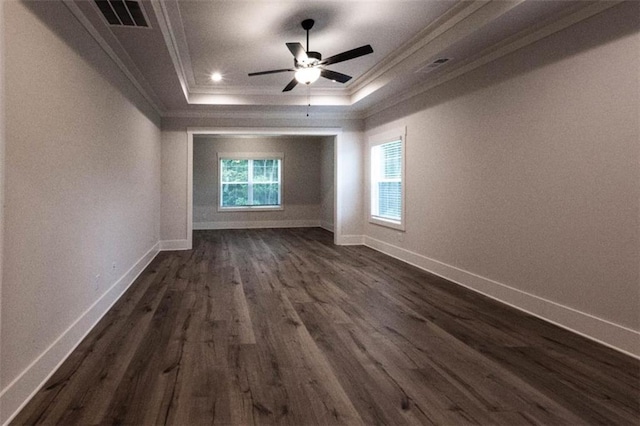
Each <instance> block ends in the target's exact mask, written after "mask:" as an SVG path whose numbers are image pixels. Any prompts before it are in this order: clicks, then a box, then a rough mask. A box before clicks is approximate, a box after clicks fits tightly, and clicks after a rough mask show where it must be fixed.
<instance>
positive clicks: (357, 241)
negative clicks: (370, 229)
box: [334, 235, 365, 246]
mask: <svg viewBox="0 0 640 426" xmlns="http://www.w3.org/2000/svg"><path fill="white" fill-rule="evenodd" d="M364 238H365V237H364V235H340V236H339V237H338V238H334V239H335V243H336V245H339V246H361V245H363V244H364Z"/></svg>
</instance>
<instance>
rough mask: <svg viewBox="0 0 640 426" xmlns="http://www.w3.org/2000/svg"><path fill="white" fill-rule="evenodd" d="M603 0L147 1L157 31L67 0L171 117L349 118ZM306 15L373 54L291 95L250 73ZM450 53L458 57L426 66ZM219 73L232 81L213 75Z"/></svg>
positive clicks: (323, 30) (325, 39) (330, 45)
mask: <svg viewBox="0 0 640 426" xmlns="http://www.w3.org/2000/svg"><path fill="white" fill-rule="evenodd" d="M598 3H600V5H598ZM602 3H611V4H613V3H614V2H591V1H589V2H587V1H575V0H498V1H484V0H482V1H464V2H463V1H458V0H437V1H436V0H339V1H335V0H329V1H315V0H297V1H292V0H289V1H283V0H209V1H204V0H200V1H195V0H144V1H143V2H142V4H143V8H144V9H145V12H146V14H147V16H148V18H149V22H150V24H151V28H148V29H147V28H129V27H115V26H109V25H107V23H106V21H105V19H104V18H103V17H102V15H101V14H100V12H99V10H98V8H97V7H96V5H95V3H94V2H93V1H89V0H65V4H66V5H67V6H68V7H69V8H70V9H71V11H72V12H73V13H74V14H75V15H76V16H77V17H78V19H80V21H81V22H82V23H83V24H84V25H85V27H86V28H87V29H88V30H89V32H90V33H91V34H92V35H93V36H94V37H95V38H96V40H98V41H99V42H100V43H101V44H102V46H103V48H104V49H105V51H107V53H109V54H110V55H111V56H112V57H113V58H114V59H115V60H116V62H118V64H119V65H120V67H121V68H122V69H123V71H125V73H127V75H128V76H129V77H130V78H131V79H132V80H133V81H134V82H135V84H136V85H137V86H138V88H139V90H140V91H141V92H142V93H143V94H144V95H145V96H146V97H147V98H148V99H149V100H150V101H151V102H152V103H153V104H154V105H155V106H156V107H157V109H158V110H159V111H160V112H161V113H162V114H163V115H173V114H178V115H179V114H190V113H194V114H202V113H209V114H217V113H218V114H219V113H225V114H241V113H243V112H245V113H246V112H250V113H260V112H264V113H269V114H274V113H275V114H285V115H286V114H289V113H294V112H297V111H301V110H303V109H305V108H306V105H307V103H308V102H309V100H310V102H311V104H312V105H314V108H316V111H319V112H320V113H326V114H338V115H340V116H354V115H355V116H365V115H367V114H368V113H370V112H372V111H375V110H377V109H380V108H381V107H382V106H389V105H391V104H392V103H393V102H394V101H397V100H399V99H402V98H406V97H409V96H411V95H412V94H415V93H418V92H420V91H424V90H426V89H428V88H429V87H431V86H434V85H437V84H439V83H440V82H442V81H445V80H446V79H448V78H453V77H455V76H456V75H459V74H461V73H464V72H466V71H468V70H470V69H473V68H475V67H477V66H479V65H482V64H483V63H485V62H487V61H488V60H491V59H495V58H496V57H499V56H500V55H502V54H506V53H509V52H510V51H513V50H514V49H516V48H518V47H520V46H522V45H523V44H526V43H524V42H523V41H526V42H532V41H535V40H537V39H540V38H543V37H544V36H545V35H548V34H549V33H550V32H553V31H557V30H560V29H562V28H564V27H566V26H567V25H570V24H571V23H573V22H575V21H576V20H579V19H583V18H584V17H585V16H589V15H590V14H594V13H597V12H598V11H599V10H602V9H603V8H604V5H603V4H602ZM607 7H608V6H607ZM585 11H586V12H585ZM307 18H311V19H314V20H315V21H316V23H315V26H314V28H313V29H312V30H311V31H310V49H311V50H315V51H319V52H321V53H322V55H323V57H329V56H332V55H335V54H337V53H340V52H343V51H345V50H350V49H353V48H356V47H359V46H362V45H366V44H370V45H371V46H372V47H373V50H374V53H373V54H370V55H367V56H363V57H360V58H356V59H353V60H350V61H345V62H341V63H338V64H333V65H330V66H327V68H328V69H332V70H335V71H339V72H341V73H345V74H349V75H351V76H353V79H352V80H351V81H349V82H348V83H347V84H344V85H343V84H339V83H334V82H331V81H329V80H326V79H320V80H319V81H318V82H316V83H314V84H312V85H311V86H310V87H309V88H307V87H305V86H304V85H298V86H297V87H295V88H294V89H293V90H292V91H291V92H287V93H282V89H283V88H284V86H285V85H286V84H287V83H288V82H289V81H290V80H291V79H292V78H293V75H292V74H293V73H280V74H271V75H263V76H254V77H248V76H247V74H248V73H249V72H256V71H264V70H271V69H281V68H289V67H291V66H292V65H293V57H292V55H291V53H290V52H289V50H288V49H287V47H286V45H285V43H287V42H299V43H301V44H303V45H305V36H306V35H305V31H304V30H303V29H302V27H301V26H300V22H301V21H302V20H303V19H307ZM441 57H448V58H452V59H451V60H450V61H449V62H447V63H446V64H445V65H442V66H441V67H439V68H434V69H431V68H429V67H427V65H428V64H430V63H431V62H432V61H433V60H435V59H438V58H441ZM214 71H217V72H220V73H222V75H223V79H222V81H221V82H218V83H214V82H213V81H211V79H210V77H209V76H210V74H211V73H212V72H214Z"/></svg>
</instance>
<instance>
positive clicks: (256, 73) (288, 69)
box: [249, 68, 295, 77]
mask: <svg viewBox="0 0 640 426" xmlns="http://www.w3.org/2000/svg"><path fill="white" fill-rule="evenodd" d="M287 71H295V70H294V69H291V68H283V69H281V70H271V71H260V72H250V73H249V77H252V76H254V75H265V74H275V73H278V72H287Z"/></svg>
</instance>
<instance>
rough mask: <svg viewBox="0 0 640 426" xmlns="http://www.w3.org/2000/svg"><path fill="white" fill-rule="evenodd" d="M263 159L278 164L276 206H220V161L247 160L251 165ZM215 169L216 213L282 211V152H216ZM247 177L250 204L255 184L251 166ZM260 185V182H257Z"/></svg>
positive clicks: (283, 190)
mask: <svg viewBox="0 0 640 426" xmlns="http://www.w3.org/2000/svg"><path fill="white" fill-rule="evenodd" d="M263 159H267V160H278V161H279V164H278V182H277V183H278V185H279V186H280V188H279V189H278V204H271V205H266V206H263V205H253V204H250V205H247V206H237V207H234V206H228V207H225V206H223V205H222V201H223V200H222V198H223V195H224V194H223V193H222V184H223V182H222V160H249V164H250V165H251V164H252V162H251V161H252V160H263ZM216 167H217V168H218V179H217V182H216V189H217V191H218V197H217V198H218V201H217V206H218V207H217V208H218V212H220V213H223V212H250V211H262V212H271V211H282V210H284V192H285V189H284V181H285V179H284V152H218V153H217V154H216ZM248 173H249V175H248V181H247V185H248V187H249V190H248V194H249V199H248V200H247V202H248V203H252V202H253V185H254V184H255V182H253V178H252V176H253V170H252V169H251V166H250V167H249V172H248ZM258 183H260V182H258ZM268 183H274V182H268Z"/></svg>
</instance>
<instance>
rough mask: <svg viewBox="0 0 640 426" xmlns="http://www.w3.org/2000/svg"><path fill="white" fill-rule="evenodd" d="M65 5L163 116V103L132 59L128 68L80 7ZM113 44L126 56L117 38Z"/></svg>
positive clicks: (64, 0)
mask: <svg viewBox="0 0 640 426" xmlns="http://www.w3.org/2000/svg"><path fill="white" fill-rule="evenodd" d="M63 3H64V5H65V6H67V8H68V9H69V11H70V12H71V13H72V14H73V16H74V17H75V18H76V19H77V20H78V22H80V24H82V26H83V27H84V28H85V29H86V30H87V32H88V33H89V34H90V35H91V37H93V39H94V40H95V41H96V43H98V45H99V46H100V48H101V49H102V50H103V51H104V52H105V53H106V54H107V56H109V58H111V60H112V61H113V62H114V64H116V66H117V67H118V68H119V69H120V71H122V73H123V74H124V75H125V76H126V77H127V78H128V79H129V81H130V82H131V84H133V86H134V87H135V88H136V89H137V90H138V92H139V93H140V94H141V95H142V96H143V97H144V98H145V100H146V101H147V102H148V103H149V105H150V106H151V108H153V110H154V111H155V112H156V114H158V115H159V116H162V114H163V113H164V110H163V107H162V104H161V102H160V101H159V100H158V96H157V95H156V93H155V92H154V91H153V89H152V88H151V86H150V85H149V83H148V82H147V81H146V80H145V79H144V76H143V75H142V73H141V72H140V70H138V69H137V67H136V66H135V64H134V63H133V61H132V60H131V58H129V57H127V59H128V66H127V64H125V63H124V62H123V61H122V60H121V59H120V56H119V55H118V54H117V53H116V52H115V51H114V50H113V48H112V46H111V44H110V42H108V41H107V40H105V38H104V37H103V36H102V35H101V34H100V32H99V31H98V30H97V29H96V27H95V26H93V24H92V23H91V21H89V19H88V18H87V17H86V16H85V15H84V13H83V12H82V11H81V10H80V8H79V7H78V5H77V4H75V2H74V1H72V0H63ZM143 9H144V8H143ZM98 15H102V13H98ZM147 22H149V21H147ZM149 25H151V24H149ZM111 43H113V44H115V45H116V46H117V47H118V48H119V49H120V52H121V55H122V56H126V50H125V49H124V48H123V47H122V45H121V44H120V42H119V41H118V40H117V38H116V37H115V36H114V37H113V39H112V40H111ZM129 67H131V68H132V69H133V70H134V71H135V73H136V74H137V77H136V76H135V75H134V73H133V72H132V71H131V70H130V69H129Z"/></svg>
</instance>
